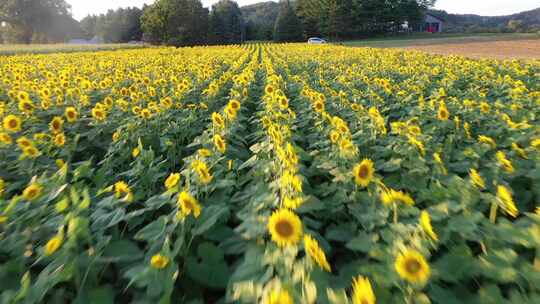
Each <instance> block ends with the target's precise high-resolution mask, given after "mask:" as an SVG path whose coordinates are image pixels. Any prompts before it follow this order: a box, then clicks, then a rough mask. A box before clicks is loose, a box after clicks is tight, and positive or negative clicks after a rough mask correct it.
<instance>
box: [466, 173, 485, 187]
mask: <svg viewBox="0 0 540 304" xmlns="http://www.w3.org/2000/svg"><path fill="white" fill-rule="evenodd" d="M469 177H470V178H471V182H472V184H473V185H474V186H475V187H476V188H478V189H484V188H486V182H485V181H484V179H483V178H482V176H480V173H478V171H476V170H475V169H471V170H469Z"/></svg>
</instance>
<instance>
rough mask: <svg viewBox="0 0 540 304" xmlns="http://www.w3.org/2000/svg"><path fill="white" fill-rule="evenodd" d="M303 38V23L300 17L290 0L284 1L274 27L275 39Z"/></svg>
mask: <svg viewBox="0 0 540 304" xmlns="http://www.w3.org/2000/svg"><path fill="white" fill-rule="evenodd" d="M302 39H303V35H302V23H301V22H300V19H299V18H298V16H297V15H296V12H295V11H294V9H293V7H292V6H291V4H290V2H289V0H286V1H282V3H281V8H280V10H279V15H278V16H277V19H276V24H275V27H274V41H279V42H294V41H301V40H302Z"/></svg>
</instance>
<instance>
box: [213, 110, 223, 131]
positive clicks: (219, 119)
mask: <svg viewBox="0 0 540 304" xmlns="http://www.w3.org/2000/svg"><path fill="white" fill-rule="evenodd" d="M212 122H213V124H214V126H215V127H216V128H218V129H223V128H224V127H225V120H224V119H223V116H221V114H219V113H217V112H214V113H212Z"/></svg>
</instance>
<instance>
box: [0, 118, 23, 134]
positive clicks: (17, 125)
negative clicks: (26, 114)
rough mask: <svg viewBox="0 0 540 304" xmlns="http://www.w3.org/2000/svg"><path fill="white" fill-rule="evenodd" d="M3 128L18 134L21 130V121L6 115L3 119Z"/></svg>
mask: <svg viewBox="0 0 540 304" xmlns="http://www.w3.org/2000/svg"><path fill="white" fill-rule="evenodd" d="M3 127H4V130H6V131H8V132H19V131H20V130H21V119H20V118H19V117H17V116H15V115H8V116H6V117H4V120H3Z"/></svg>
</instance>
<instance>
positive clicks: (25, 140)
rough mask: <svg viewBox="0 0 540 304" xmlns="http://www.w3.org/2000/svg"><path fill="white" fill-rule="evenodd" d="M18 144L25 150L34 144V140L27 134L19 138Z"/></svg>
mask: <svg viewBox="0 0 540 304" xmlns="http://www.w3.org/2000/svg"><path fill="white" fill-rule="evenodd" d="M17 145H18V146H19V148H21V149H23V150H24V149H25V148H28V147H31V146H33V145H34V143H32V141H31V140H30V139H28V138H27V137H26V136H21V137H19V138H17Z"/></svg>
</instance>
